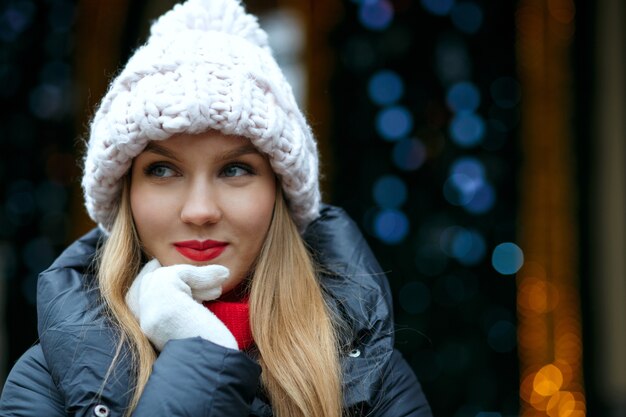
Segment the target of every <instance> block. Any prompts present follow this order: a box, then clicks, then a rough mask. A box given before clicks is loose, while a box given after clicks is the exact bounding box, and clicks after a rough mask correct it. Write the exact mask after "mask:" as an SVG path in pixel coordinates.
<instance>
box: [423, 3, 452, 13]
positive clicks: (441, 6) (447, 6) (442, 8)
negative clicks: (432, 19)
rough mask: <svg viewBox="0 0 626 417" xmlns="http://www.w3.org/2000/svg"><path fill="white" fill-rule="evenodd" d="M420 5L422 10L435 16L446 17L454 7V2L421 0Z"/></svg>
mask: <svg viewBox="0 0 626 417" xmlns="http://www.w3.org/2000/svg"><path fill="white" fill-rule="evenodd" d="M421 3H422V6H423V7H424V9H426V10H427V11H428V12H430V13H432V14H434V15H437V16H445V15H447V14H448V13H450V10H452V7H453V6H454V0H421Z"/></svg>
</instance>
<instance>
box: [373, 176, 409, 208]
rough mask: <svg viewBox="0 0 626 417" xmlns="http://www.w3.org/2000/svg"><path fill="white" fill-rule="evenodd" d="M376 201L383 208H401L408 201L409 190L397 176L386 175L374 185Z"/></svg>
mask: <svg viewBox="0 0 626 417" xmlns="http://www.w3.org/2000/svg"><path fill="white" fill-rule="evenodd" d="M373 194H374V200H375V201H376V203H377V204H378V205H379V206H380V207H383V208H399V207H400V206H401V205H402V204H404V202H405V201H406V197H407V188H406V185H405V184H404V181H402V179H400V178H399V177H396V176H395V175H385V176H382V177H380V178H379V179H378V180H376V182H375V183H374V187H373Z"/></svg>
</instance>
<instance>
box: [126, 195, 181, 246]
mask: <svg viewBox="0 0 626 417" xmlns="http://www.w3.org/2000/svg"><path fill="white" fill-rule="evenodd" d="M171 200H172V199H171V198H168V196H167V194H166V193H158V194H157V193H155V192H154V191H151V189H150V187H144V186H142V184H137V185H136V186H132V185H131V190H130V207H131V212H132V215H133V220H134V221H135V226H136V228H137V233H138V234H139V239H140V240H141V241H142V242H144V243H147V242H151V241H154V239H155V238H158V235H159V234H160V232H161V233H162V232H164V231H166V230H167V229H166V227H167V226H168V225H170V224H172V220H173V219H172V216H173V215H174V214H173V213H174V210H175V208H174V207H173V206H172V204H173V201H171Z"/></svg>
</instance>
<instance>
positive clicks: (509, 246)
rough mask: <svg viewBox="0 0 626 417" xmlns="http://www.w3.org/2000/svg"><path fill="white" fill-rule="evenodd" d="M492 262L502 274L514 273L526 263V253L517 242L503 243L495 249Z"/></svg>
mask: <svg viewBox="0 0 626 417" xmlns="http://www.w3.org/2000/svg"><path fill="white" fill-rule="evenodd" d="M491 264H492V265H493V267H494V269H495V270H496V271H498V272H499V273H501V274H502V275H512V274H515V273H516V272H517V271H518V270H519V269H520V268H521V267H522V265H523V264H524V253H523V252H522V249H521V248H520V247H519V246H517V245H516V244H515V243H511V242H505V243H501V244H499V245H498V246H496V248H495V249H494V250H493V254H492V256H491Z"/></svg>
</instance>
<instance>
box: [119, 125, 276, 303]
mask: <svg viewBox="0 0 626 417" xmlns="http://www.w3.org/2000/svg"><path fill="white" fill-rule="evenodd" d="M275 192H276V182H275V176H274V172H273V170H272V168H271V167H270V164H269V162H268V161H267V158H266V157H265V156H263V155H262V154H260V153H259V152H258V151H257V150H256V148H255V147H254V146H253V145H252V144H251V143H250V141H249V140H248V139H245V138H242V137H237V136H226V135H223V134H221V133H219V132H215V131H209V132H207V133H203V134H200V135H188V134H184V135H178V136H175V137H172V138H169V139H167V140H164V141H151V142H150V143H149V144H148V146H147V147H146V149H145V150H144V151H143V152H142V153H141V154H140V155H139V156H137V157H136V158H135V160H134V161H133V166H132V168H131V185H130V205H131V211H132V215H133V219H134V221H135V226H136V228H137V232H138V234H139V239H140V241H141V243H142V245H143V247H144V250H145V252H146V253H147V254H148V255H149V256H151V257H155V258H157V259H158V260H159V262H160V263H161V265H163V266H168V265H173V264H182V263H186V264H193V265H207V264H219V265H224V266H225V267H227V268H228V269H229V270H230V277H229V278H228V281H227V282H226V283H225V284H224V287H223V293H226V292H228V291H230V290H231V289H233V288H234V287H236V286H237V284H239V283H240V282H242V281H243V280H244V279H245V277H246V276H247V275H248V273H249V271H250V268H251V266H252V263H253V262H254V261H255V259H256V257H257V255H258V254H259V252H260V250H261V246H262V245H263V242H264V240H265V236H266V234H267V231H268V228H269V225H270V222H271V219H272V212H273V208H274V200H275V198H276V197H275Z"/></svg>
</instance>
